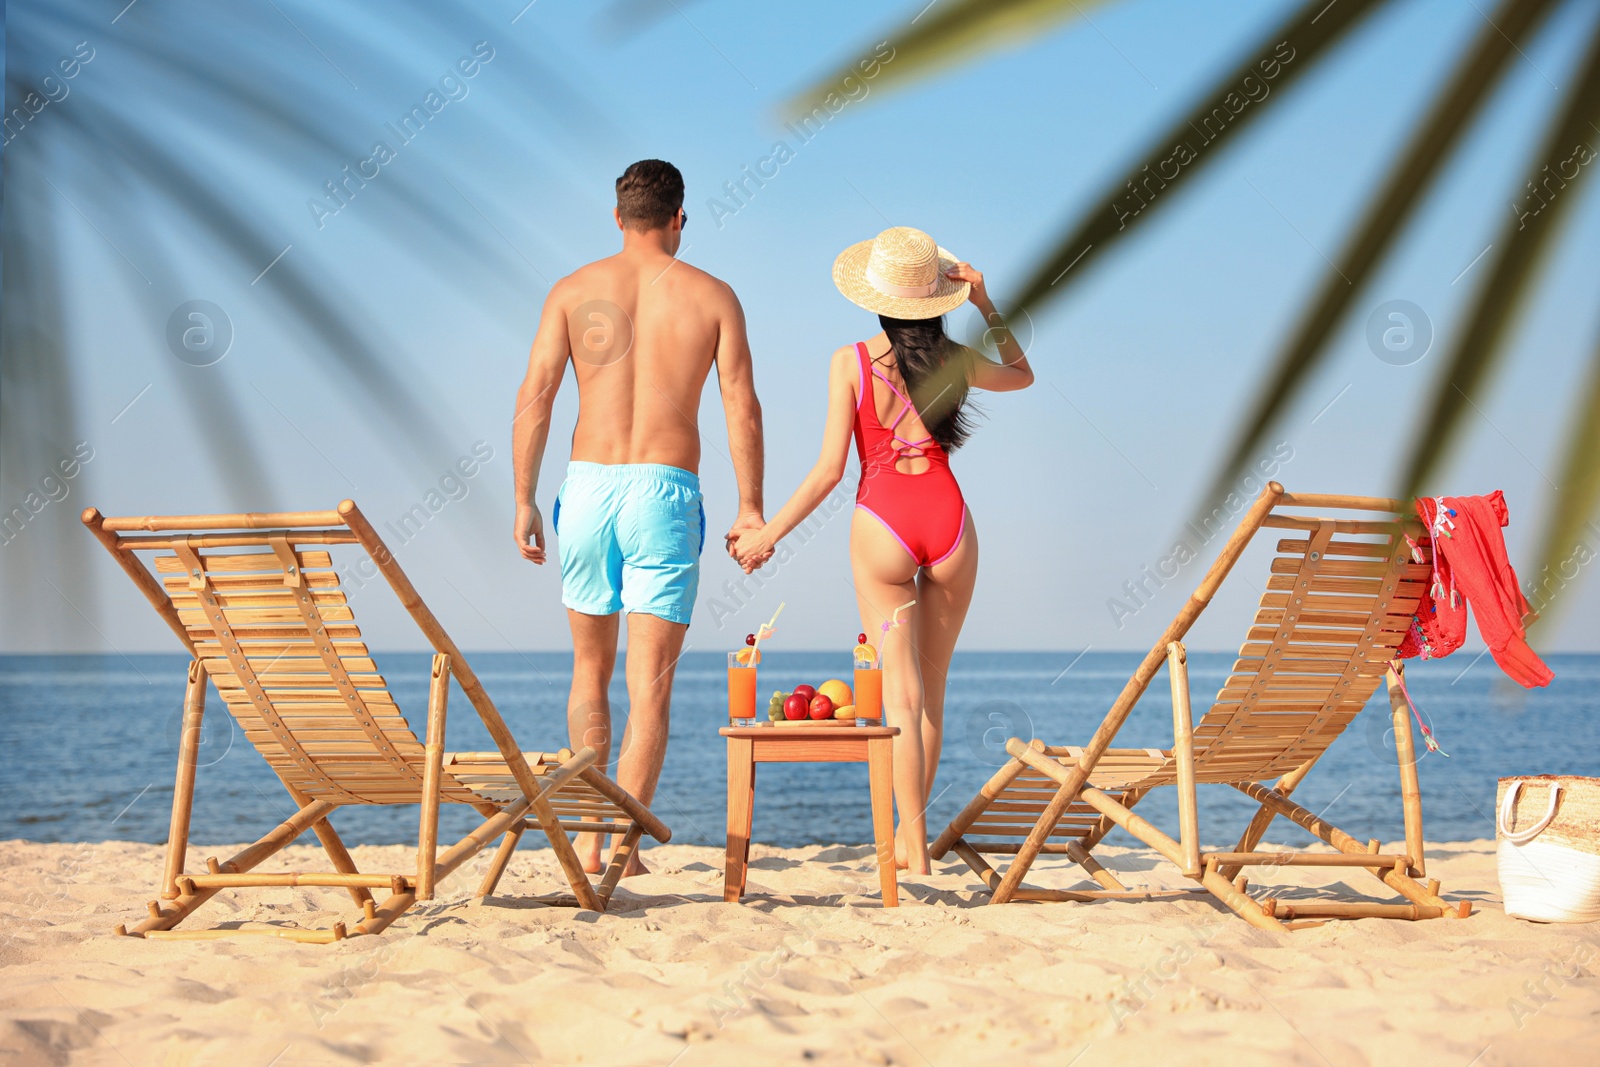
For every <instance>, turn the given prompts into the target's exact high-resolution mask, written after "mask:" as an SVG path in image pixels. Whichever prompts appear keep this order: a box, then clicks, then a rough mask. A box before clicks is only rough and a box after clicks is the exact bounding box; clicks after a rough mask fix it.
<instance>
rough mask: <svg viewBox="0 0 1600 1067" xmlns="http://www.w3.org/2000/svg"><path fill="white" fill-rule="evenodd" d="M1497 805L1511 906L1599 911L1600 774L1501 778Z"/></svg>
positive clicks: (1503, 881)
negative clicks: (1591, 776) (1599, 776)
mask: <svg viewBox="0 0 1600 1067" xmlns="http://www.w3.org/2000/svg"><path fill="white" fill-rule="evenodd" d="M1495 807H1496V809H1497V815H1496V818H1495V831H1496V833H1495V836H1496V838H1497V839H1498V840H1499V850H1498V861H1499V867H1500V891H1501V893H1502V895H1503V896H1504V897H1505V902H1506V914H1507V915H1513V916H1516V917H1517V918H1519V919H1533V920H1535V921H1537V922H1548V923H1582V922H1594V921H1595V920H1596V919H1600V778H1576V777H1570V776H1561V775H1552V774H1547V775H1537V776H1533V777H1528V778H1502V779H1500V791H1499V796H1498V797H1497V798H1496V805H1495Z"/></svg>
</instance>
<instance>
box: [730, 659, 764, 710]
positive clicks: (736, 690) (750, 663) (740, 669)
mask: <svg viewBox="0 0 1600 1067" xmlns="http://www.w3.org/2000/svg"><path fill="white" fill-rule="evenodd" d="M753 652H754V650H753V649H749V648H742V649H740V650H739V651H737V652H729V653H728V719H729V721H730V722H732V724H733V725H734V726H754V725H755V724H756V664H757V662H758V661H759V657H758V656H756V655H754V654H752V653H753Z"/></svg>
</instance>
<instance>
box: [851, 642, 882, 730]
mask: <svg viewBox="0 0 1600 1067" xmlns="http://www.w3.org/2000/svg"><path fill="white" fill-rule="evenodd" d="M855 667H856V684H855V691H856V721H857V722H861V721H864V720H870V721H872V722H879V721H881V720H882V719H883V669H882V668H880V667H879V666H878V652H877V650H876V649H874V648H873V647H872V646H871V645H869V644H867V643H866V642H865V641H864V640H863V641H861V642H860V643H858V644H857V645H856V650H855Z"/></svg>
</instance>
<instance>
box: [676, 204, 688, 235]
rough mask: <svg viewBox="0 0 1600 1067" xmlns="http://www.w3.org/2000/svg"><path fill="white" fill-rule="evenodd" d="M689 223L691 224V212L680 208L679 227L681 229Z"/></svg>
mask: <svg viewBox="0 0 1600 1067" xmlns="http://www.w3.org/2000/svg"><path fill="white" fill-rule="evenodd" d="M687 225H689V213H688V212H687V211H685V210H683V208H681V207H680V208H679V209H678V229H680V230H681V229H683V228H684V227H685V226H687Z"/></svg>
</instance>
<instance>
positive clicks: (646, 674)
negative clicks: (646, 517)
mask: <svg viewBox="0 0 1600 1067" xmlns="http://www.w3.org/2000/svg"><path fill="white" fill-rule="evenodd" d="M688 629H689V627H688V625H687V624H684V623H676V622H667V621H666V620H665V619H662V618H659V617H658V616H655V615H646V614H644V613H643V612H633V613H631V614H629V616H628V663H627V668H626V669H627V674H628V729H627V731H626V732H625V733H624V734H623V738H622V751H621V753H620V754H619V755H618V757H617V784H618V785H620V786H622V788H624V789H626V790H627V791H628V792H630V793H632V794H633V795H634V796H635V797H636V798H637V799H638V800H639V802H640V803H641V804H644V805H645V806H647V807H648V806H649V805H650V802H651V801H652V800H653V799H654V798H655V794H656V782H657V781H659V780H660V778H661V761H662V760H663V759H665V758H666V755H667V724H668V717H669V715H670V713H671V710H672V678H673V674H674V673H675V672H676V670H677V667H678V657H679V656H680V655H681V654H682V651H683V635H684V634H685V633H686V632H687V631H688ZM613 640H614V639H613ZM613 649H615V644H614V643H613ZM644 873H645V866H644V864H642V863H640V862H639V859H638V853H637V852H635V853H634V858H633V859H632V860H631V861H630V862H629V863H628V869H627V870H626V871H624V872H623V876H624V877H627V876H629V875H635V874H644Z"/></svg>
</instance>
